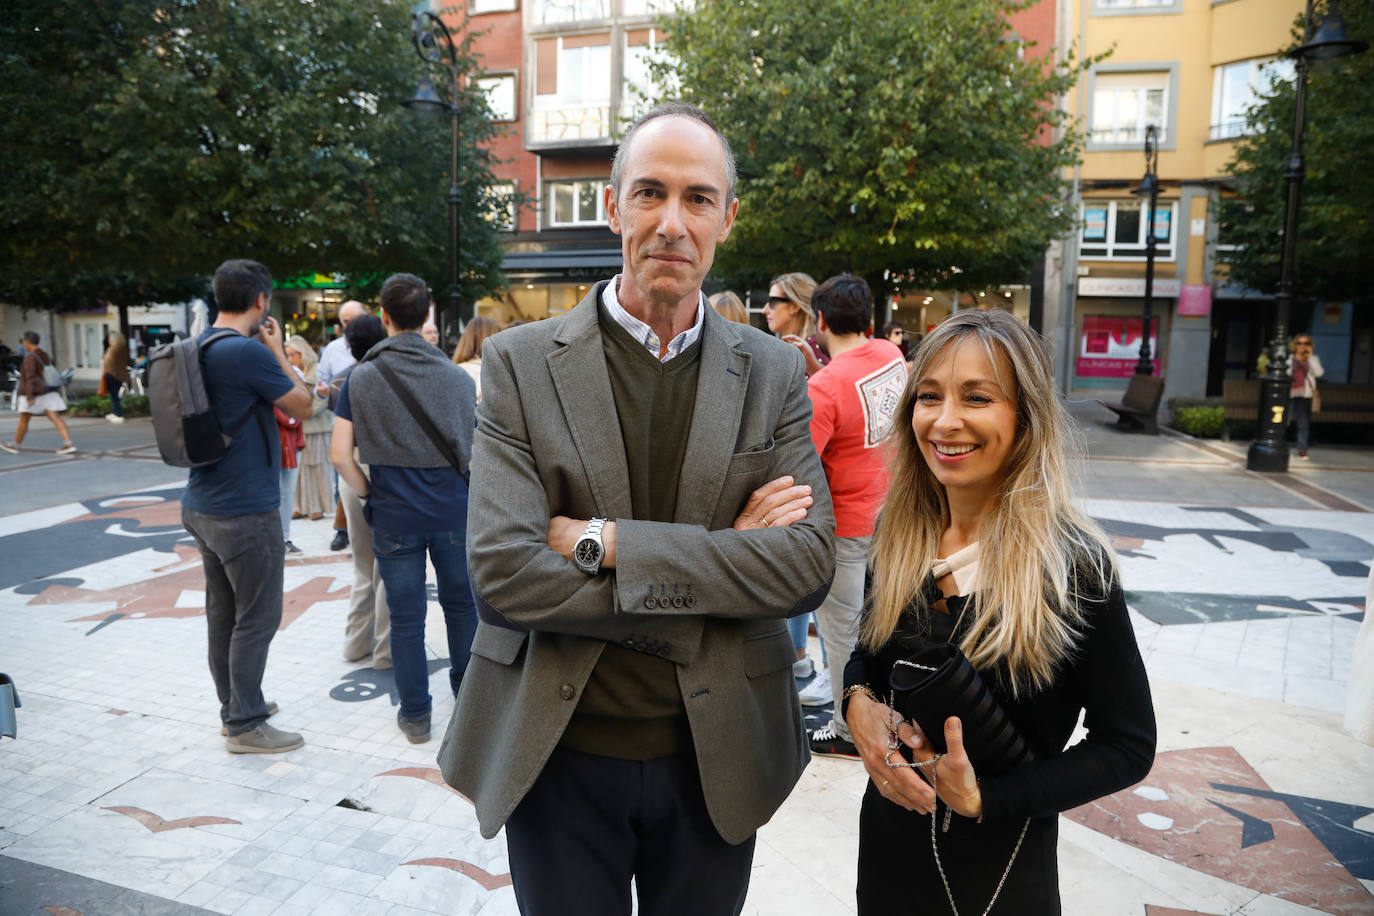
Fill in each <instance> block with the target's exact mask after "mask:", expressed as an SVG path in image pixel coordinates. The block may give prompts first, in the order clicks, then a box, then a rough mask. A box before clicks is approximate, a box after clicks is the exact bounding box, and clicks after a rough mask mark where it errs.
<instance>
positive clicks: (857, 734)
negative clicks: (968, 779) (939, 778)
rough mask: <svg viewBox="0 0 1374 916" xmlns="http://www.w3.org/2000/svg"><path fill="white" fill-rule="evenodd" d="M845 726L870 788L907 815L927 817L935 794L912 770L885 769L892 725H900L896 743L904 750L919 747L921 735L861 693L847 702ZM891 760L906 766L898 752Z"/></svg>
mask: <svg viewBox="0 0 1374 916" xmlns="http://www.w3.org/2000/svg"><path fill="white" fill-rule="evenodd" d="M845 722H846V723H848V725H849V735H850V737H851V738H852V739H853V740H854V746H855V747H856V748H858V750H859V756H860V757H861V758H862V759H863V764H864V769H866V770H867V771H868V778H869V779H872V780H873V785H874V786H876V787H877V789H878V792H879V793H881V794H882V796H883V798H886V799H887V800H888V801H890V802H892V803H893V804H894V805H900V806H901V807H903V808H905V809H906V810H908V811H915V812H916V813H917V814H929V813H930V810H931V808H932V807H934V805H935V792H934V790H932V789H931V788H930V786H929V785H928V784H927V783H926V781H925V780H923V779H921V778H920V777H919V776H917V775H916V771H915V770H913V769H912V768H911V767H909V766H899V767H889V766H888V765H887V755H888V751H889V750H890V748H889V747H888V744H889V736H890V735H891V734H892V723H894V722H897V723H899V724H898V725H897V740H898V741H901V742H902V743H903V744H905V745H906V746H907V747H921V746H922V745H923V744H924V742H923V741H922V740H921V739H920V732H919V731H917V730H916V729H914V728H912V726H911V725H910V724H908V723H906V722H903V721H901V716H900V715H899V714H898V713H897V712H895V711H894V710H893V709H891V708H890V707H888V706H885V705H883V704H882V703H875V702H874V701H873V700H871V699H869V698H868V697H866V696H864V695H863V694H861V693H856V694H854V695H853V696H852V697H850V698H849V706H848V708H847V712H846V714H845ZM931 756H932V755H931V754H926V759H930V757H931ZM892 759H893V762H896V761H898V760H900V761H902V762H903V763H905V762H906V760H905V758H903V757H902V755H901V751H900V749H898V750H897V751H894V752H893V754H892ZM917 759H920V758H919V757H918V758H917ZM942 788H943V786H942ZM943 794H944V793H941V795H943Z"/></svg>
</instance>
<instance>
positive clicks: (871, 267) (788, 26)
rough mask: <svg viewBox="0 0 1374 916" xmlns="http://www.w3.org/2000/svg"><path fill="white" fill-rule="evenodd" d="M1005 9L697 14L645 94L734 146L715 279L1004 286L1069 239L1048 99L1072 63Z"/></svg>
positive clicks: (1059, 121)
mask: <svg viewBox="0 0 1374 916" xmlns="http://www.w3.org/2000/svg"><path fill="white" fill-rule="evenodd" d="M1026 5H1028V4H1026V3H1019V2H1013V0H940V2H934V0H924V2H916V0H817V2H814V3H795V2H793V0H699V2H698V3H697V4H696V5H695V7H694V8H693V9H679V10H678V17H679V18H678V19H677V21H676V22H674V23H673V24H672V25H671V28H670V34H669V38H668V42H667V52H668V54H667V59H666V61H665V62H660V63H659V64H658V70H657V72H658V76H659V79H660V82H661V83H663V84H671V85H673V86H674V89H675V91H677V90H680V95H681V97H682V98H685V99H687V100H688V101H692V102H695V103H697V104H699V105H701V106H702V107H703V108H704V109H705V110H706V111H707V112H708V113H709V114H711V116H712V117H713V118H715V119H716V121H717V123H718V125H719V126H720V128H721V130H722V131H723V132H724V133H725V135H726V137H727V138H729V140H730V142H731V144H732V145H733V146H734V148H735V154H736V157H737V159H738V163H739V172H740V182H739V196H740V215H739V219H738V222H737V223H736V227H735V232H734V235H733V236H732V237H731V241H730V242H729V243H728V244H727V245H726V246H725V247H724V248H723V249H722V250H721V251H720V252H719V254H718V264H719V269H718V272H717V273H718V276H721V277H722V278H724V279H727V280H728V281H729V282H731V283H733V284H737V285H744V286H759V285H762V284H763V283H766V281H767V279H768V277H769V276H770V275H772V274H776V273H780V272H782V271H787V270H806V271H807V272H809V273H811V274H813V275H814V276H816V277H817V278H818V279H819V278H823V277H825V276H829V275H831V274H834V273H836V272H839V271H841V270H849V271H852V272H854V273H857V274H860V275H863V276H865V277H867V278H868V280H869V282H870V283H871V284H873V285H874V287H875V293H879V292H885V291H888V290H890V289H892V288H893V287H894V285H895V286H912V287H919V286H931V287H957V288H961V289H978V288H981V287H984V286H989V285H993V284H997V283H1005V282H1022V281H1023V280H1024V278H1025V277H1026V275H1027V273H1028V272H1029V270H1030V267H1031V264H1032V263H1033V262H1034V261H1035V260H1036V259H1037V258H1039V257H1042V256H1043V254H1044V251H1045V248H1046V246H1047V245H1048V244H1049V242H1050V240H1051V239H1053V238H1055V237H1056V236H1059V235H1062V234H1063V233H1065V232H1066V231H1067V230H1068V229H1069V227H1070V226H1071V225H1072V221H1073V218H1074V214H1073V213H1071V212H1070V208H1069V206H1068V203H1067V199H1068V198H1067V194H1066V193H1065V188H1064V182H1063V179H1062V178H1061V174H1062V172H1063V169H1064V168H1065V167H1066V166H1070V165H1072V164H1073V163H1074V162H1075V161H1076V156H1077V150H1078V144H1079V140H1078V137H1077V135H1076V134H1075V133H1074V132H1073V131H1071V130H1065V131H1063V133H1062V134H1061V135H1059V137H1058V139H1051V137H1052V135H1053V131H1054V129H1055V128H1062V127H1067V126H1068V125H1069V118H1068V116H1066V115H1065V114H1064V113H1063V112H1061V111H1058V110H1056V108H1055V107H1054V104H1053V100H1054V98H1055V97H1056V96H1057V95H1059V94H1060V93H1062V92H1064V91H1066V90H1067V89H1069V88H1070V87H1071V86H1072V84H1073V80H1074V77H1075V74H1076V72H1077V65H1076V64H1074V63H1072V62H1069V63H1065V64H1060V65H1056V64H1054V63H1053V62H1052V61H1047V60H1045V59H1043V58H1038V57H1036V56H1034V52H1033V51H1032V52H1031V53H1026V54H1025V56H1024V59H1022V53H1021V51H1022V49H1021V48H1020V46H1019V44H1018V43H1017V42H1016V41H1015V39H1014V37H1013V36H1012V35H1011V33H1010V29H1009V26H1008V23H1007V15H1008V14H1009V13H1010V12H1012V11H1013V10H1015V9H1020V8H1022V7H1024V6H1026Z"/></svg>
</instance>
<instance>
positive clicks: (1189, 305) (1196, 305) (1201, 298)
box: [1178, 283, 1212, 317]
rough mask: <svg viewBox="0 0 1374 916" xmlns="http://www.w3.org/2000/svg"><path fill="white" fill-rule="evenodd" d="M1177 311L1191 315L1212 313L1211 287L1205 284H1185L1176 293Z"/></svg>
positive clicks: (1198, 315)
mask: <svg viewBox="0 0 1374 916" xmlns="http://www.w3.org/2000/svg"><path fill="white" fill-rule="evenodd" d="M1178 313H1179V314H1180V315H1191V316H1193V317H1205V316H1207V315H1210V314H1212V287H1211V286H1210V285H1207V284H1196V283H1188V284H1185V285H1184V287H1183V289H1182V290H1181V291H1180V292H1179V294H1178Z"/></svg>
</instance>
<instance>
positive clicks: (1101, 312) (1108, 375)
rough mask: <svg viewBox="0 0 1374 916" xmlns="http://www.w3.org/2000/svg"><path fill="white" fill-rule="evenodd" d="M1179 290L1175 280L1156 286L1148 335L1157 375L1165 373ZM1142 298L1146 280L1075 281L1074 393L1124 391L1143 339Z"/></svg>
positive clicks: (1161, 282)
mask: <svg viewBox="0 0 1374 916" xmlns="http://www.w3.org/2000/svg"><path fill="white" fill-rule="evenodd" d="M1179 291H1180V285H1179V282H1178V280H1176V279H1173V278H1156V279H1155V281H1154V288H1153V295H1152V296H1151V299H1152V304H1151V313H1152V320H1151V322H1150V329H1149V334H1150V356H1151V360H1150V361H1151V363H1152V365H1153V366H1154V372H1153V374H1154V375H1157V376H1158V375H1163V374H1165V372H1167V367H1168V359H1169V353H1168V345H1167V341H1168V340H1169V332H1170V328H1171V326H1172V318H1173V314H1174V306H1175V302H1176V300H1177V299H1178V296H1179ZM1144 296H1145V280H1144V278H1141V277H1081V278H1079V281H1078V304H1077V308H1076V310H1075V311H1076V324H1077V326H1076V328H1075V335H1074V339H1075V340H1076V341H1077V349H1076V351H1075V353H1074V366H1073V388H1075V389H1079V390H1096V389H1124V388H1125V387H1126V385H1127V383H1128V382H1129V381H1130V378H1131V376H1132V375H1134V374H1135V367H1136V364H1137V363H1138V362H1139V361H1140V344H1141V340H1142V338H1143V337H1144V335H1145V327H1144V318H1143V314H1142V313H1143V311H1144V307H1145V299H1144ZM1161 344H1163V346H1162V347H1161Z"/></svg>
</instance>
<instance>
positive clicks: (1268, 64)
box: [1208, 57, 1297, 140]
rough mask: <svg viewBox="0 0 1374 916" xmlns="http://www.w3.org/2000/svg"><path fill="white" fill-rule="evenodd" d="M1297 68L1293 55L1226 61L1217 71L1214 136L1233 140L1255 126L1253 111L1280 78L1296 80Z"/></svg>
mask: <svg viewBox="0 0 1374 916" xmlns="http://www.w3.org/2000/svg"><path fill="white" fill-rule="evenodd" d="M1296 76H1297V72H1296V70H1295V69H1294V67H1293V61H1292V60H1290V59H1289V58H1286V57H1285V58H1277V59H1276V58H1272V57H1265V58H1256V59H1254V60H1242V61H1237V62H1235V63H1233V64H1225V65H1223V66H1220V67H1217V68H1216V69H1215V70H1214V71H1213V78H1212V130H1211V132H1210V134H1209V135H1208V136H1209V138H1210V139H1212V140H1229V139H1230V138H1232V137H1239V136H1241V135H1242V134H1247V133H1249V132H1250V130H1251V125H1250V120H1249V117H1248V115H1249V111H1250V108H1251V107H1253V106H1254V105H1255V104H1256V103H1257V102H1259V100H1260V98H1261V97H1263V96H1265V95H1268V94H1269V93H1270V92H1271V91H1273V89H1274V86H1275V85H1276V84H1278V83H1280V82H1290V83H1291V82H1292V81H1293V80H1294V79H1296Z"/></svg>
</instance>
